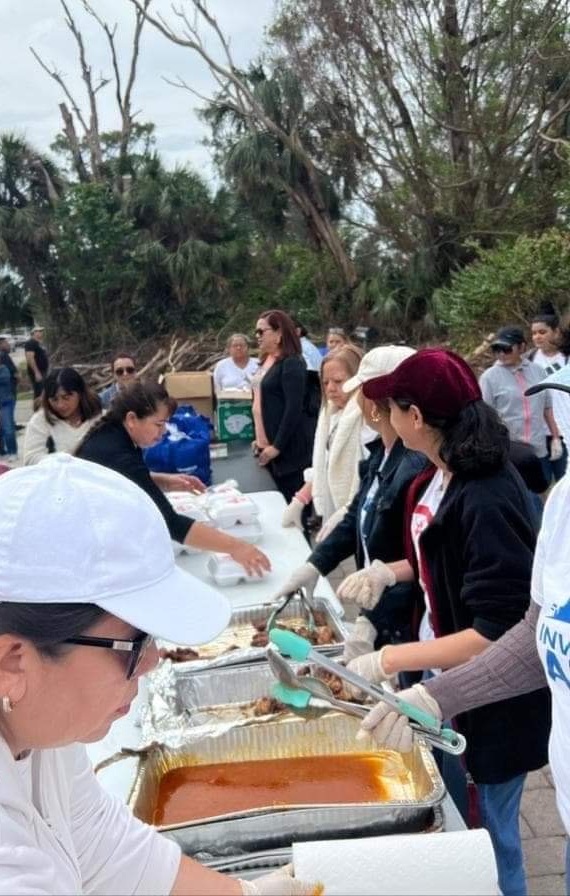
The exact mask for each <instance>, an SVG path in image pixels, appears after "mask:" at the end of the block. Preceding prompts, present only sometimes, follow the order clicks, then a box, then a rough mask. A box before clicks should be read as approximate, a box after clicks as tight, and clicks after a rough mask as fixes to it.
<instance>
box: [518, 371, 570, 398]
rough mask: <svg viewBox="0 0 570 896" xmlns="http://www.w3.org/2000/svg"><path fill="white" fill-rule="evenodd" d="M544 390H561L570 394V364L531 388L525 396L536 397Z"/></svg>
mask: <svg viewBox="0 0 570 896" xmlns="http://www.w3.org/2000/svg"><path fill="white" fill-rule="evenodd" d="M543 389H560V390H561V391H562V392H570V364H566V366H565V367H561V368H560V370H555V371H554V373H551V374H550V376H547V377H545V378H544V379H543V380H541V381H540V383H536V385H534V386H530V388H528V389H527V390H526V392H525V393H524V394H525V395H536V393H537V392H542V390H543Z"/></svg>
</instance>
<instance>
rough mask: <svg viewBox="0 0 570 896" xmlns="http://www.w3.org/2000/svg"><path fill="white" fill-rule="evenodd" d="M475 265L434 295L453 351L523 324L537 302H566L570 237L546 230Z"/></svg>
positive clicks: (486, 254) (484, 255)
mask: <svg viewBox="0 0 570 896" xmlns="http://www.w3.org/2000/svg"><path fill="white" fill-rule="evenodd" d="M478 256H479V257H478V260H477V261H475V262H474V263H473V264H472V265H470V266H469V267H468V268H466V269H465V270H463V271H461V272H459V273H457V274H456V275H455V276H454V277H453V278H452V280H451V283H450V285H449V286H448V287H445V288H443V289H439V290H437V292H436V293H435V295H434V304H435V309H436V313H437V315H438V317H439V319H440V321H441V322H442V323H443V324H444V325H445V326H446V327H447V328H448V329H449V333H450V336H451V339H452V341H453V343H454V344H455V345H458V346H460V347H461V348H463V349H470V348H473V347H474V345H476V344H477V343H479V342H481V336H482V335H486V334H487V333H489V332H492V331H493V330H495V329H496V328H497V327H498V326H501V325H504V324H505V323H508V322H509V321H515V322H516V321H519V322H525V321H528V320H529V318H530V317H532V315H533V313H534V312H535V311H536V309H537V307H538V305H539V303H540V301H541V299H544V298H554V300H555V302H556V303H557V304H558V306H559V307H560V308H565V307H566V306H567V305H568V304H569V302H570V286H569V284H570V233H567V232H563V231H560V230H555V229H552V230H549V231H546V232H545V233H543V234H542V235H541V236H538V237H530V236H521V237H519V238H518V239H517V240H516V241H515V242H514V243H506V242H505V243H502V244H501V245H499V246H498V247H497V248H496V249H491V250H479V251H478Z"/></svg>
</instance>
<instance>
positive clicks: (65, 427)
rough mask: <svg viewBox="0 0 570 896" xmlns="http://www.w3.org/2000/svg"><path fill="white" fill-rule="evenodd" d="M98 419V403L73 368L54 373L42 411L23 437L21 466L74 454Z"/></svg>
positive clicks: (36, 413)
mask: <svg viewBox="0 0 570 896" xmlns="http://www.w3.org/2000/svg"><path fill="white" fill-rule="evenodd" d="M100 416H101V401H100V399H99V398H98V396H97V395H96V394H95V392H93V390H92V389H90V388H89V386H88V385H87V383H86V382H85V380H84V379H83V377H82V376H81V374H80V373H78V371H77V370H74V368H73V367H62V368H60V369H57V370H53V371H52V372H51V373H50V374H49V376H48V377H47V378H46V380H45V383H44V390H43V392H42V398H41V407H40V408H39V410H37V411H36V412H35V414H33V415H32V417H31V418H30V420H29V422H28V425H27V427H26V432H25V435H24V464H25V465H26V466H28V465H29V464H37V463H39V462H40V460H41V459H42V457H46V456H47V455H48V454H51V453H53V452H55V451H65V452H66V453H67V454H73V452H74V451H75V449H76V448H77V446H78V445H79V443H80V442H81V440H82V439H83V438H84V437H85V436H86V435H87V433H88V432H89V430H90V429H91V427H92V426H93V424H94V423H95V422H96V421H97V420H98V419H99V417H100Z"/></svg>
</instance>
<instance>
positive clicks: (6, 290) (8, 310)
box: [0, 274, 34, 330]
mask: <svg viewBox="0 0 570 896" xmlns="http://www.w3.org/2000/svg"><path fill="white" fill-rule="evenodd" d="M33 322H34V318H33V314H32V312H31V309H30V307H29V304H28V301H27V296H26V293H25V291H24V289H23V288H22V286H21V284H20V283H17V282H16V281H15V280H14V279H13V278H12V277H10V276H9V275H8V274H5V275H4V276H2V277H0V328H1V329H2V330H14V329H16V327H21V326H31V325H32V324H33Z"/></svg>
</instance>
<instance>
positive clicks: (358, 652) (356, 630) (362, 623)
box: [341, 616, 376, 664]
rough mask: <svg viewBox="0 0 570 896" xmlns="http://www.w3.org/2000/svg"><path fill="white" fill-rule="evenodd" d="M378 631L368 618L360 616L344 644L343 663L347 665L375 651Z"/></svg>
mask: <svg viewBox="0 0 570 896" xmlns="http://www.w3.org/2000/svg"><path fill="white" fill-rule="evenodd" d="M375 640H376V629H375V628H374V626H373V625H372V623H371V622H370V620H369V619H367V618H366V616H359V617H358V618H357V620H356V622H355V623H354V627H353V629H352V631H351V632H350V634H349V636H348V638H347V639H346V641H345V642H344V650H343V652H342V657H341V659H342V661H343V662H344V663H346V664H348V663H350V661H351V660H355V659H356V657H357V656H362V655H363V654H365V653H370V652H371V651H373V650H374V642H375Z"/></svg>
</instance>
